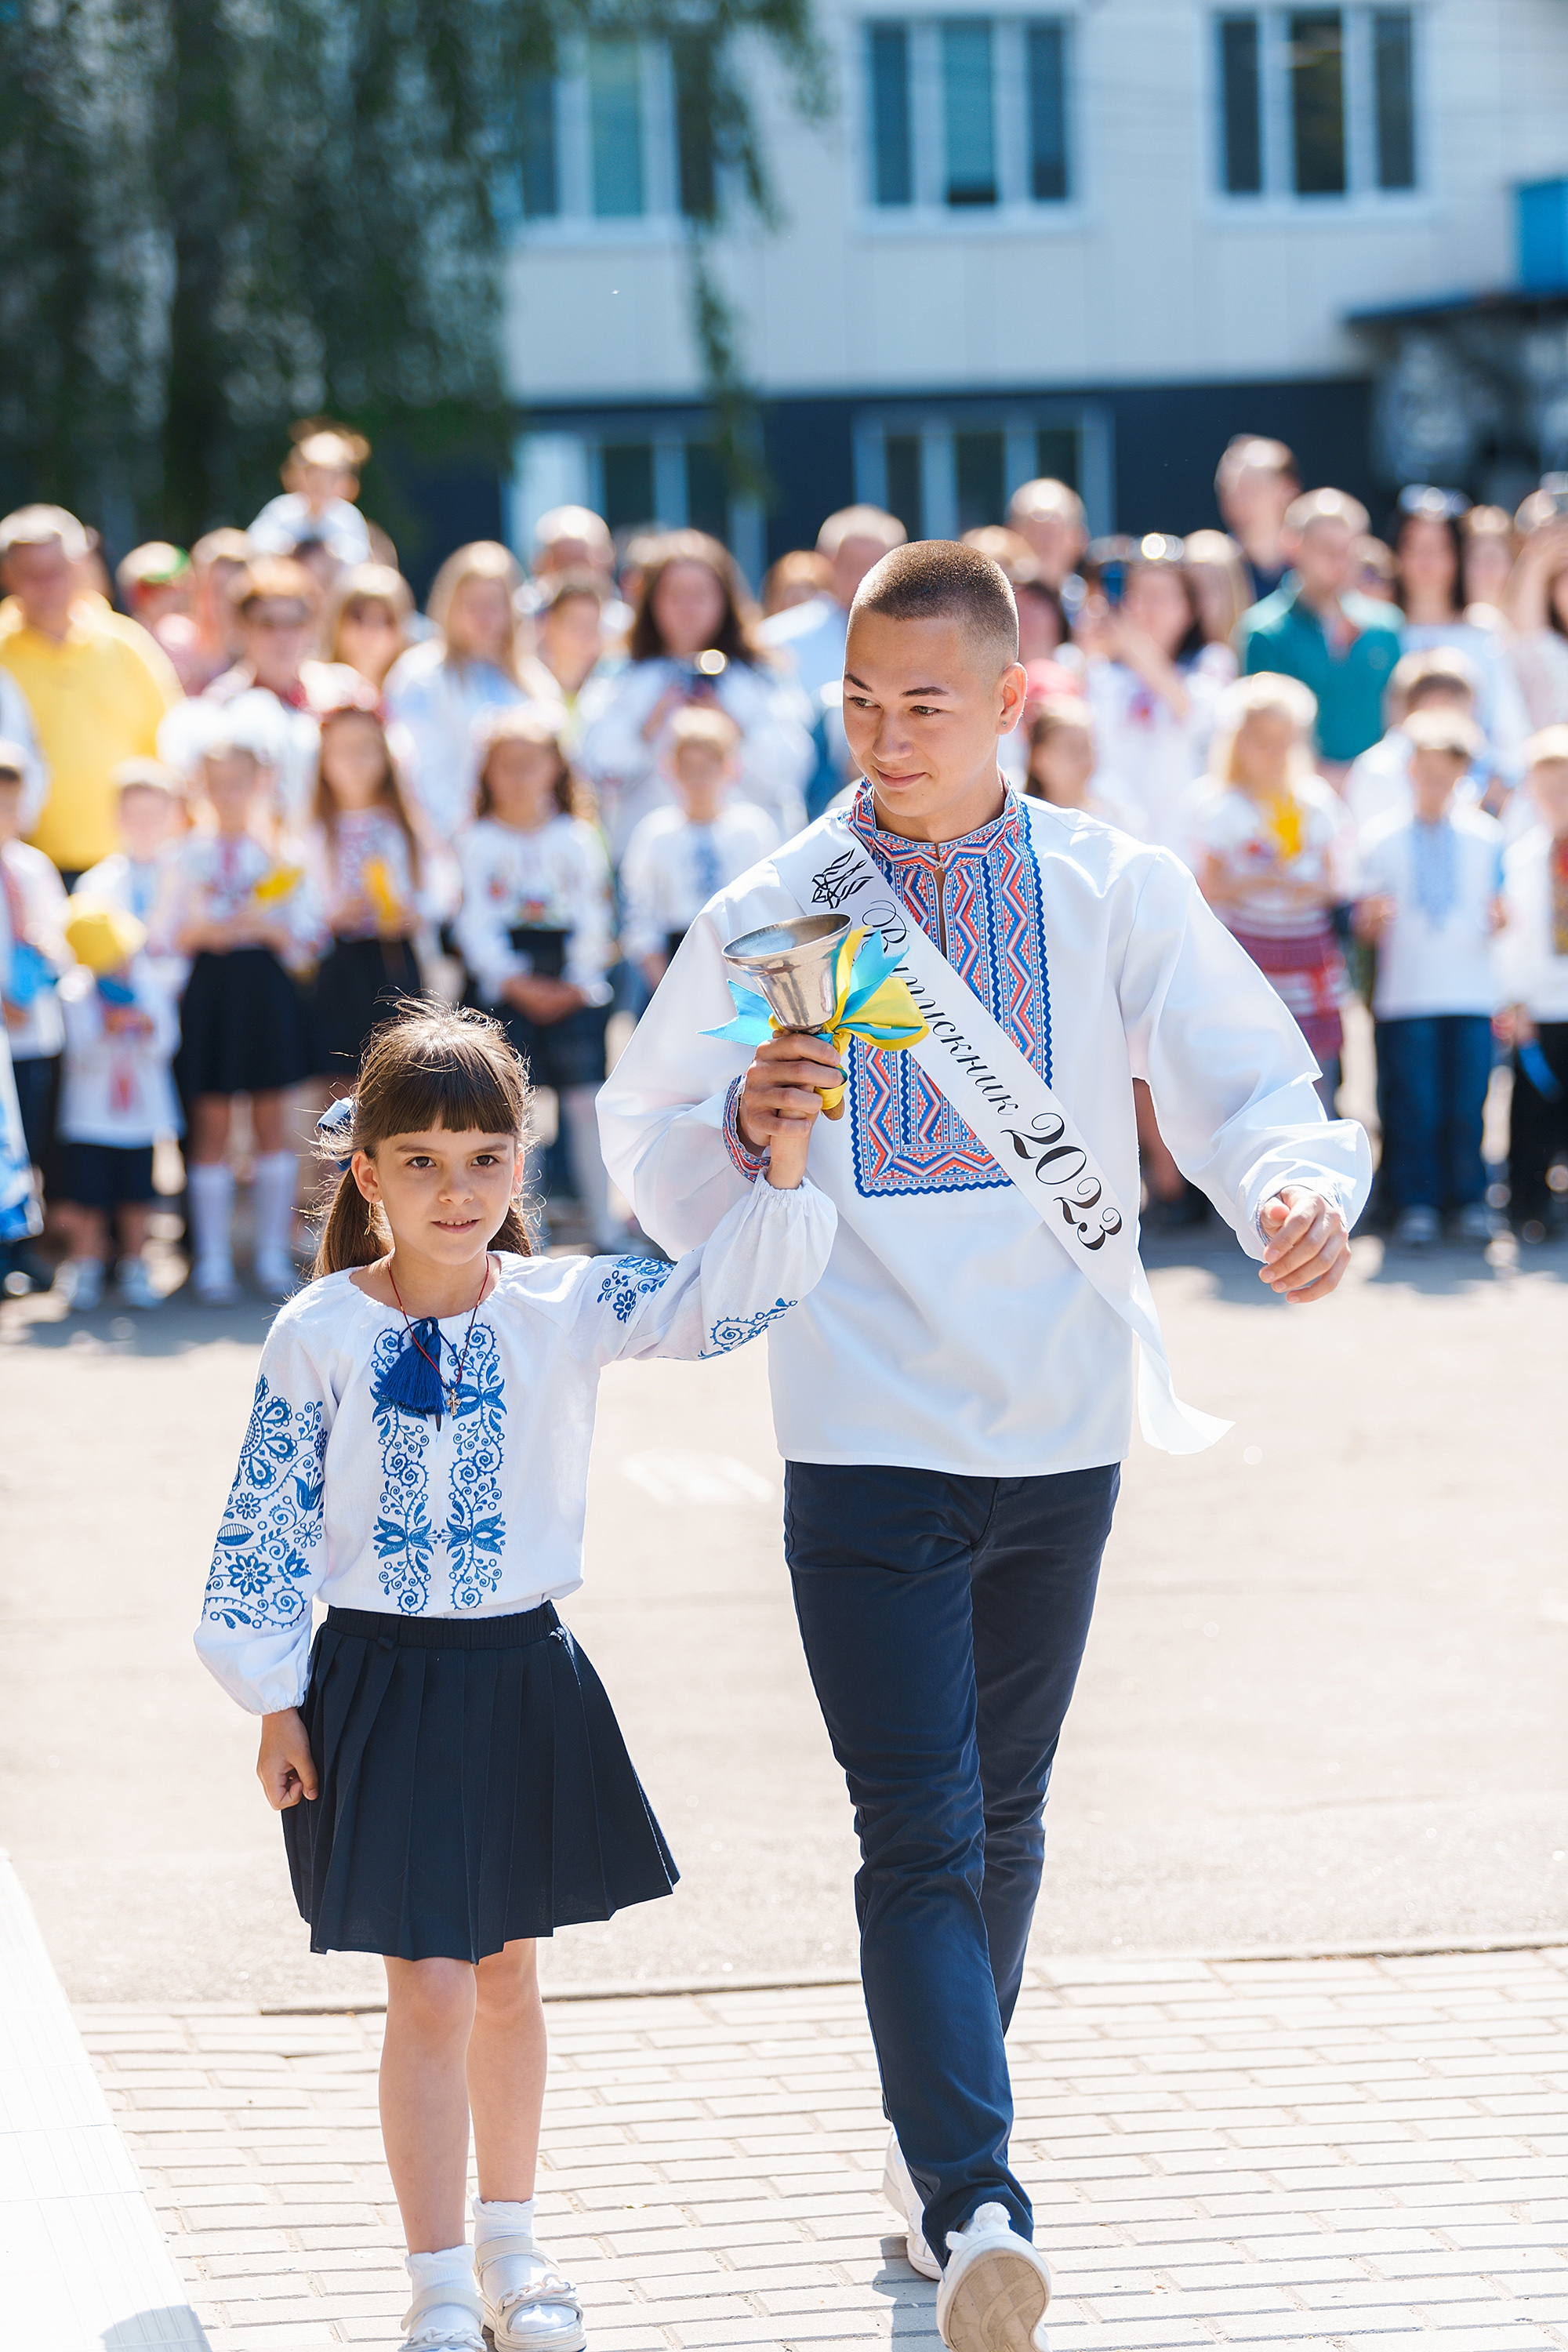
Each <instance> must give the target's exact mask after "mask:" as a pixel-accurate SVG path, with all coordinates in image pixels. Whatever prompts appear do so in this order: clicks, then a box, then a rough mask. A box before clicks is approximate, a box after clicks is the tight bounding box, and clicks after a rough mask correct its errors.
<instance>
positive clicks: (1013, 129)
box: [866, 16, 1072, 210]
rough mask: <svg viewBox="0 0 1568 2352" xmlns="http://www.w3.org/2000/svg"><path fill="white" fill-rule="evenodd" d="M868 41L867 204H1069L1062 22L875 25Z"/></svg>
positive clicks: (958, 19) (1002, 19) (959, 20)
mask: <svg viewBox="0 0 1568 2352" xmlns="http://www.w3.org/2000/svg"><path fill="white" fill-rule="evenodd" d="M866 38H867V50H866V80H867V95H868V108H869V117H870V120H869V126H868V127H869V132H870V194H871V201H872V203H873V204H874V205H879V206H886V207H898V206H903V205H910V206H914V205H921V206H929V207H950V208H952V209H954V210H969V209H975V208H980V209H985V208H994V207H996V206H999V205H1026V204H1064V203H1066V202H1067V200H1068V197H1069V196H1070V195H1071V194H1072V189H1071V185H1070V173H1069V168H1068V25H1067V21H1066V19H1065V18H1063V17H1059V16H1043V17H1014V16H948V17H941V18H936V19H929V20H928V19H923V18H910V19H908V20H897V21H894V20H891V19H877V20H875V21H873V22H872V23H870V24H869V25H868V26H867V28H866Z"/></svg>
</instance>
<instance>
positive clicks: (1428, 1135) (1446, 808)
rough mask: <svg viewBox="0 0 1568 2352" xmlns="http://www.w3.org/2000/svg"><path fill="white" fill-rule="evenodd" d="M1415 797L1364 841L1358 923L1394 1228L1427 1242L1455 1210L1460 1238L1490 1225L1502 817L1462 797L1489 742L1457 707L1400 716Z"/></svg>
mask: <svg viewBox="0 0 1568 2352" xmlns="http://www.w3.org/2000/svg"><path fill="white" fill-rule="evenodd" d="M1404 731H1405V737H1406V739H1407V741H1408V745H1409V759H1410V764H1409V788H1410V793H1411V795H1412V799H1413V803H1414V805H1413V807H1412V809H1411V810H1410V812H1409V813H1408V814H1405V812H1403V811H1398V812H1395V813H1394V814H1392V815H1389V816H1384V817H1381V818H1379V819H1378V820H1377V822H1376V823H1375V824H1373V825H1371V826H1369V827H1368V829H1367V831H1366V832H1365V833H1363V835H1362V839H1361V851H1360V858H1361V883H1362V896H1361V898H1360V900H1359V902H1358V904H1357V907H1356V912H1355V927H1356V930H1357V932H1358V933H1359V934H1360V936H1361V937H1362V938H1363V940H1372V941H1373V942H1374V944H1375V945H1376V948H1377V979H1376V982H1375V983H1374V986H1373V999H1372V1010H1373V1019H1374V1021H1375V1022H1376V1024H1377V1071H1378V1103H1379V1108H1380V1109H1381V1111H1382V1114H1383V1168H1384V1181H1386V1183H1387V1186H1388V1192H1389V1200H1390V1204H1391V1206H1392V1207H1393V1210H1394V1240H1395V1241H1396V1242H1397V1243H1399V1244H1402V1245H1403V1246H1405V1247H1406V1248H1411V1249H1428V1248H1430V1247H1431V1246H1432V1244H1434V1243H1436V1242H1438V1241H1441V1239H1442V1237H1443V1218H1444V1215H1445V1214H1447V1215H1448V1216H1450V1217H1451V1218H1452V1219H1453V1221H1454V1225H1455V1229H1456V1232H1457V1234H1458V1238H1459V1239H1460V1240H1461V1241H1472V1242H1486V1241H1489V1240H1490V1239H1491V1236H1492V1230H1493V1225H1492V1213H1491V1211H1490V1209H1489V1208H1488V1206H1487V1171H1486V1167H1485V1164H1484V1162H1483V1160H1482V1159H1481V1125H1482V1119H1483V1116H1484V1114H1485V1110H1486V1102H1487V1087H1488V1086H1489V1083H1490V1080H1491V1071H1492V1014H1493V1013H1494V1011H1495V1010H1496V1007H1497V1002H1498V983H1497V974H1496V971H1495V969H1494V957H1493V951H1492V941H1493V939H1494V937H1495V936H1496V934H1497V933H1498V932H1499V931H1500V929H1502V924H1503V907H1502V897H1501V892H1502V851H1503V835H1502V827H1501V825H1500V824H1499V823H1498V821H1497V819H1496V818H1495V817H1490V816H1487V815H1486V814H1483V812H1482V811H1481V810H1480V809H1479V808H1475V807H1473V806H1467V805H1463V804H1460V803H1458V799H1457V793H1458V785H1459V782H1460V779H1461V778H1462V777H1463V776H1464V775H1466V774H1467V773H1468V771H1469V769H1470V767H1471V765H1472V763H1473V762H1474V761H1476V760H1477V759H1478V758H1479V755H1480V753H1481V751H1482V750H1483V748H1484V746H1483V741H1482V737H1481V732H1480V730H1479V728H1478V727H1477V726H1476V725H1475V724H1474V722H1473V721H1472V720H1471V719H1466V718H1464V717H1462V716H1461V715H1460V714H1459V713H1458V711H1446V710H1438V709H1426V710H1413V711H1412V712H1411V713H1410V715H1409V717H1408V718H1407V719H1405V730H1404Z"/></svg>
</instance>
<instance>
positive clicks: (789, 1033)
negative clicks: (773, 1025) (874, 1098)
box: [777, 1029, 844, 1118]
mask: <svg viewBox="0 0 1568 2352" xmlns="http://www.w3.org/2000/svg"><path fill="white" fill-rule="evenodd" d="M777 1034H779V1035H780V1036H781V1037H826V1034H827V1032H826V1029H780V1030H779V1032H778V1033H777ZM816 1091H817V1093H818V1094H826V1092H827V1089H826V1087H818V1088H817V1090H816ZM822 1116H823V1118H843V1116H844V1097H843V1096H842V1095H840V1096H839V1097H838V1100H837V1102H836V1103H834V1104H832V1105H829V1104H827V1103H824V1104H823V1106H822Z"/></svg>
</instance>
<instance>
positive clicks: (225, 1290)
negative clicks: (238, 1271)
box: [191, 1257, 239, 1307]
mask: <svg viewBox="0 0 1568 2352" xmlns="http://www.w3.org/2000/svg"><path fill="white" fill-rule="evenodd" d="M191 1288H192V1289H193V1290H194V1291H195V1294H196V1297H198V1298H199V1299H200V1300H201V1302H202V1305H203V1306H204V1307H232V1306H233V1305H234V1302H235V1300H236V1299H237V1297H239V1290H238V1287H237V1284H236V1282H235V1279H234V1267H233V1265H231V1264H230V1262H229V1260H228V1259H227V1258H226V1257H206V1258H198V1259H197V1260H196V1263H195V1265H194V1266H193V1267H192V1269H191Z"/></svg>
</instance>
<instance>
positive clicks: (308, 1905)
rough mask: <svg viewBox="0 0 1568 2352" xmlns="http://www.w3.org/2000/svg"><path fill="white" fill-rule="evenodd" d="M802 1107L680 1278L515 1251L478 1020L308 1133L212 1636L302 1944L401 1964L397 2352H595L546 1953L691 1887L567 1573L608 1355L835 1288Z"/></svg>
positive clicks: (511, 1169) (390, 2009)
mask: <svg viewBox="0 0 1568 2352" xmlns="http://www.w3.org/2000/svg"><path fill="white" fill-rule="evenodd" d="M811 1117H812V1114H811V1113H810V1111H809V1110H808V1112H807V1115H806V1116H805V1118H803V1120H802V1121H801V1124H800V1127H799V1130H798V1133H797V1134H796V1133H792V1134H791V1135H790V1136H789V1137H787V1138H785V1139H784V1140H783V1141H782V1142H775V1143H774V1144H773V1150H772V1159H771V1164H770V1168H769V1173H768V1181H767V1182H766V1183H759V1184H757V1185H756V1186H754V1187H753V1188H752V1192H751V1193H750V1195H749V1197H748V1198H747V1199H746V1200H745V1201H743V1202H740V1203H739V1204H738V1205H737V1206H736V1207H735V1208H733V1209H731V1212H730V1213H729V1214H728V1215H727V1216H726V1217H725V1218H724V1219H723V1221H722V1222H721V1224H720V1225H719V1226H718V1227H717V1229H716V1230H715V1232H714V1234H713V1235H712V1238H711V1239H710V1241H709V1242H708V1243H707V1244H706V1245H705V1246H704V1247H703V1248H701V1249H697V1250H693V1251H692V1252H691V1253H690V1255H689V1256H686V1257H684V1258H682V1259H681V1261H680V1263H679V1265H673V1266H671V1265H663V1264H657V1263H654V1262H652V1261H645V1260H641V1259H637V1258H621V1259H615V1260H607V1259H605V1258H533V1257H531V1256H530V1255H529V1244H528V1240H527V1236H526V1234H525V1233H524V1230H523V1225H522V1221H521V1216H520V1214H519V1212H518V1192H519V1187H520V1184H521V1176H522V1167H523V1139H524V1134H525V1130H526V1127H527V1119H528V1094H527V1082H526V1078H525V1076H524V1073H523V1070H522V1067H521V1064H520V1062H519V1061H518V1059H517V1056H516V1055H515V1054H514V1053H513V1052H512V1050H511V1048H510V1045H508V1043H507V1040H506V1038H505V1036H504V1034H502V1032H501V1031H500V1028H499V1027H498V1026H497V1024H495V1023H493V1022H491V1021H489V1020H487V1019H485V1018H484V1017H483V1016H482V1015H480V1014H478V1013H463V1012H450V1011H447V1009H446V1008H445V1007H438V1008H437V1007H430V1008H426V1007H420V1008H418V1009H416V1010H413V1011H411V1012H410V1013H409V1015H408V1016H407V1017H406V1018H405V1019H404V1020H402V1021H400V1022H396V1023H394V1024H391V1025H389V1026H388V1027H387V1028H384V1029H383V1030H380V1031H378V1032H377V1034H376V1035H375V1037H374V1039H373V1040H372V1042H371V1045H370V1048H369V1051H368V1052H367V1054H366V1055H365V1059H364V1064H363V1068H362V1070H361V1072H360V1077H359V1084H358V1087H357V1089H356V1092H355V1095H354V1098H353V1102H352V1103H347V1102H345V1103H342V1104H338V1105H334V1107H333V1108H332V1110H331V1111H330V1112H329V1113H328V1114H327V1117H326V1118H325V1119H324V1120H323V1122H322V1126H323V1133H324V1134H325V1135H326V1136H327V1137H328V1138H329V1139H330V1145H329V1148H330V1149H331V1150H332V1151H333V1152H334V1153H336V1154H338V1155H339V1158H338V1161H337V1164H338V1166H339V1167H340V1169H341V1170H342V1174H341V1175H340V1177H339V1179H338V1182H337V1187H336V1191H335V1192H334V1193H333V1195H332V1201H331V1214H330V1216H329V1218H328V1222H327V1225H326V1229H325V1232H324V1234H323V1235H322V1240H321V1251H320V1255H319V1256H318V1258H317V1262H316V1279H315V1280H314V1281H313V1282H312V1283H311V1284H310V1287H309V1288H308V1289H306V1290H304V1291H302V1292H301V1293H300V1295H299V1297H296V1298H294V1299H293V1300H291V1301H290V1302H289V1306H288V1307H285V1308H284V1310H283V1312H282V1313H281V1314H280V1315H279V1318H278V1319H277V1321H276V1322H275V1323H274V1324H273V1327H272V1329H271V1332H270V1334H269V1335H268V1340H267V1344H266V1346H265V1348H264V1349H263V1350H262V1358H261V1368H260V1377H259V1379H258V1382H257V1388H256V1402H255V1408H254V1411H253V1412H252V1415H251V1421H250V1427H249V1430H248V1431H247V1435H246V1439H245V1444H244V1448H243V1451H242V1453H241V1455H240V1464H239V1471H238V1475H237V1477H236V1480H235V1485H234V1492H233V1496H232V1497H231V1500H230V1503H229V1507H228V1511H227V1515H226V1517H225V1520H224V1523H223V1527H222V1529H221V1531H220V1533H219V1536H218V1542H217V1550H216V1557H215V1559H214V1563H213V1569H212V1575H211V1578H210V1580H209V1582H208V1586H207V1592H206V1599H205V1603H204V1606H203V1612H202V1622H201V1625H200V1628H199V1630H198V1632H197V1634H196V1646H197V1649H198V1650H199V1651H200V1653H201V1654H202V1656H203V1658H204V1659H205V1662H206V1664H207V1665H208V1666H209V1667H210V1668H211V1670H212V1672H213V1673H214V1674H215V1675H216V1676H217V1678H218V1680H219V1681H220V1682H221V1683H222V1684H223V1685H224V1687H225V1688H226V1690H227V1691H228V1692H229V1693H230V1694H231V1696H234V1697H235V1698H237V1700H238V1701H239V1703H240V1705H241V1706H245V1707H247V1708H248V1709H249V1710H250V1711H251V1712H252V1713H253V1714H257V1715H259V1716H260V1717H262V1727H261V1751H260V1756H259V1759H258V1766H257V1770H258V1776H259V1778H260V1780H261V1784H262V1787H263V1789H264V1790H266V1792H267V1795H268V1800H269V1801H270V1802H271V1803H272V1804H273V1805H274V1806H276V1807H278V1808H279V1810H280V1811H282V1812H283V1815H284V1822H283V1828H284V1837H285V1843H286V1844H287V1847H288V1852H289V1868H290V1871H291V1873H292V1875H293V1881H294V1889H295V1894H296V1895H297V1897H298V1900H299V1904H300V1912H301V1914H302V1916H304V1917H305V1918H307V1919H308V1920H309V1921H310V1945H311V1949H312V1950H314V1951H367V1952H379V1953H380V1954H381V1955H382V1956H383V1958H384V1961H385V1966H386V1978H387V2015H386V2038H385V2042H384V2050H383V2056H382V2068H381V2113H382V2129H383V2135H384V2142H385V2147H386V2159H387V2164H388V2167H389V2168H390V2170H391V2173H392V2177H393V2181H394V2185H395V2189H396V2192H397V2199H398V2204H399V2207H400V2209H401V2211H402V2214H403V2220H404V2227H405V2232H406V2236H407V2241H408V2268H409V2272H410V2274H411V2276H412V2279H413V2282H414V2296H413V2302H412V2305H411V2307H410V2309H409V2311H408V2314H407V2315H406V2317H405V2321H404V2326H405V2330H406V2343H407V2346H408V2347H410V2352H413V2347H436V2346H442V2347H450V2352H484V2347H483V2339H482V2338H481V2336H480V2328H481V2326H484V2327H486V2328H488V2329H489V2331H491V2334H492V2335H493V2338H494V2343H495V2345H496V2347H498V2352H511V2347H530V2352H575V2347H581V2346H582V2345H583V2343H584V2332H583V2325H582V2310H581V2305H580V2302H579V2300H578V2297H577V2294H576V2292H575V2290H574V2288H573V2287H572V2286H571V2285H570V2284H568V2283H567V2282H566V2281H565V2280H564V2279H563V2278H562V2276H561V2275H560V2273H558V2272H557V2271H556V2270H555V2268H554V2266H553V2264H552V2263H551V2261H550V2258H549V2256H548V2255H547V2254H546V2253H545V2252H543V2250H542V2248H541V2247H540V2245H539V2244H538V2242H537V2241H536V2239H535V2236H534V2228H533V2222H534V2212H533V2194H534V2167H535V2160H536V2157H537V2152H538V2143H539V2121H540V2112H541V2107H542V2101H543V2095H544V2074H545V2037H544V2020H543V2013H542V2010H541V2007H540V2000H539V1990H538V1984H537V1981H536V1978H535V1970H534V1958H535V1956H534V1944H535V1940H536V1938H537V1937H540V1936H549V1935H552V1934H553V1933H554V1931H555V1929H556V1928H558V1927H565V1926H568V1925H569V1924H571V1923H573V1922H574V1921H577V1920H584V1919H605V1918H608V1917H609V1916H611V1915H612V1914H613V1913H614V1912H616V1910H618V1909H619V1908H621V1906H623V1905H626V1904H630V1903H641V1902H647V1901H648V1900H650V1899H651V1898H652V1897H654V1896H657V1895H666V1894H668V1891H669V1889H670V1886H671V1885H672V1884H673V1883H674V1879H675V1866H674V1864H673V1863H672V1861H671V1859H670V1856H669V1852H668V1848H667V1846H666V1844H665V1842H664V1839H663V1837H662V1835H661V1834H660V1832H659V1829H658V1823H657V1822H655V1820H654V1818H653V1816H652V1814H651V1812H650V1811H649V1810H648V1806H647V1800H646V1798H645V1797H644V1795H643V1792H642V1789H641V1787H640V1785H639V1783H638V1780H637V1774H636V1772H635V1770H634V1769H633V1767H632V1764H631V1760H630V1759H629V1757H628V1756H627V1754H626V1748H625V1746H624V1744H623V1742H622V1738H621V1735H620V1731H619V1728H618V1727H617V1725H616V1718H615V1716H614V1714H613V1713H612V1711H611V1708H610V1704H609V1701H608V1699H607V1698H606V1697H605V1693H604V1690H603V1687H602V1686H601V1685H600V1683H599V1681H598V1678H597V1676H596V1675H595V1673H594V1670H593V1668H592V1666H591V1665H590V1664H588V1661H587V1659H586V1658H585V1657H584V1655H583V1653H582V1652H581V1651H580V1650H579V1649H578V1648H577V1646H576V1644H575V1643H574V1641H573V1639H572V1636H571V1634H570V1633H568V1632H567V1631H566V1629H565V1628H564V1627H563V1625H562V1624H561V1623H560V1622H559V1620H558V1618H557V1617H556V1613H555V1610H554V1607H553V1606H552V1603H553V1601H556V1600H559V1599H560V1598H562V1597H563V1595H564V1594H566V1593H568V1592H572V1591H575V1590H576V1588H577V1586H578V1585H579V1584H580V1583H581V1581H582V1576H583V1559H582V1550H583V1519H584V1498H585V1490H586V1484H587V1471H588V1454H589V1446H590V1443H591V1440H592V1436H593V1426H594V1407H595V1390H596V1387H597V1383H598V1375H599V1369H600V1367H601V1366H602V1365H604V1364H605V1363H608V1362H611V1361H613V1360H624V1359H626V1358H631V1357H639V1356H675V1357H682V1358H692V1357H699V1356H711V1355H719V1354H722V1353H724V1352H726V1351H727V1350H728V1349H731V1348H734V1347H738V1346H739V1345H741V1344H742V1341H744V1340H746V1339H751V1338H752V1337H753V1336H754V1335H755V1334H756V1333H757V1332H759V1331H761V1330H762V1329H763V1328H764V1326H766V1325H767V1324H769V1323H771V1322H773V1320H775V1319H776V1318H778V1317H779V1316H781V1315H783V1314H784V1313H785V1312H787V1309H788V1307H789V1306H790V1305H792V1304H794V1303H795V1301H796V1300H798V1299H799V1298H800V1297H803V1296H804V1295H805V1292H807V1291H808V1290H810V1289H811V1287H812V1286H813V1285H814V1284H815V1283H816V1280H817V1278H818V1276H820V1275H821V1273H822V1270H823V1268H824V1266H825V1265H826V1260H827V1255H828V1252H829V1250H830V1248H831V1246H832V1242H833V1234H834V1229H835V1223H836V1220H835V1215H834V1211H833V1209H832V1207H831V1205H830V1203H829V1202H827V1201H826V1198H825V1197H824V1195H823V1194H822V1193H820V1192H817V1191H816V1190H815V1188H814V1187H813V1186H812V1185H810V1184H809V1183H806V1182H805V1181H803V1180H804V1175H805V1152H806V1144H807V1140H808V1139H809V1135H810V1128H811ZM316 1596H319V1597H320V1598H321V1599H322V1600H323V1601H326V1602H327V1603H328V1604H329V1605H328V1610H327V1617H326V1622H325V1623H324V1624H323V1626H322V1628H321V1632H320V1633H319V1634H318V1635H317V1636H316V1640H315V1643H314V1645H313V1646H312V1644H311V1640H310V1603H311V1600H312V1597H316ZM470 2116H471V2117H472V2121H473V2130H474V2139H475V2145H476V2153H477V2156H478V2163H479V2197H478V2199H477V2200H476V2201H475V2204H474V2219H475V2222H476V2225H477V2240H478V2242H477V2244H476V2246H475V2249H474V2253H473V2256H472V2266H473V2267H472V2274H471V2273H470V2269H469V2263H470V2257H469V2254H468V2248H467V2246H466V2244H465V2242H464V2239H465V2225H464V2215H463V2189H464V2180H465V2175H466V2171H467V2162H468V2124H469V2118H470ZM476 2279H477V2292H476Z"/></svg>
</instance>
